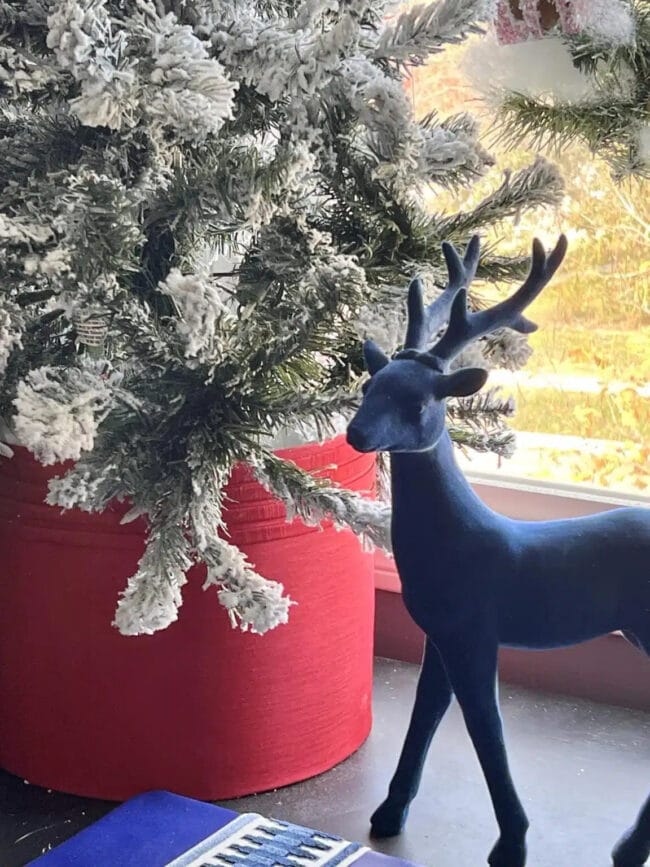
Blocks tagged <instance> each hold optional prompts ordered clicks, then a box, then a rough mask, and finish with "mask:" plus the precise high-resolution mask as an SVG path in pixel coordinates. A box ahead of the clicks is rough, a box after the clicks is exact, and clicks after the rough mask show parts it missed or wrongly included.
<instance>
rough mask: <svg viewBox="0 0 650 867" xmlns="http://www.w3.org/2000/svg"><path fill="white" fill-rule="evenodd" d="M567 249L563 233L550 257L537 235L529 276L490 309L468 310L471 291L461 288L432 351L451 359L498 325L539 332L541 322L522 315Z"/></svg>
mask: <svg viewBox="0 0 650 867" xmlns="http://www.w3.org/2000/svg"><path fill="white" fill-rule="evenodd" d="M566 250H567V239H566V237H565V235H560V238H559V240H558V242H557V244H556V245H555V247H554V249H553V250H552V251H551V253H550V255H549V256H547V255H546V252H545V250H544V247H543V246H542V243H541V241H539V240H538V239H537V238H535V240H534V241H533V253H532V259H531V266H530V271H529V273H528V277H526V280H525V281H524V282H523V283H522V285H521V286H520V287H519V289H517V291H516V292H515V293H514V295H511V296H510V298H507V299H506V300H505V301H502V302H501V303H500V304H495V305H494V307H490V308H489V309H488V310H481V311H480V312H478V313H470V312H469V311H468V309H467V290H466V289H465V288H463V289H461V290H459V292H458V293H457V294H456V295H455V297H454V298H453V301H452V305H451V311H450V313H449V325H448V327H447V330H446V331H445V333H444V334H443V335H442V337H441V338H440V340H439V341H438V342H437V343H436V345H435V346H433V347H432V348H431V349H430V350H429V353H430V354H431V355H432V356H435V357H436V358H438V359H440V360H441V361H443V362H450V361H451V360H452V359H453V358H455V357H456V356H457V355H459V354H460V352H462V350H463V349H464V348H465V347H466V346H467V345H468V344H469V343H471V342H472V341H474V340H478V338H479V337H483V336H484V335H486V334H490V332H492V331H496V329H497V328H505V327H507V328H513V329H514V330H515V331H520V332H521V333H522V334H530V333H531V332H532V331H536V330H537V325H535V323H534V322H531V321H530V319H526V317H525V316H522V310H524V309H525V308H526V307H528V305H529V304H530V303H531V302H532V301H534V300H535V298H537V296H538V295H539V293H540V292H541V291H542V289H543V288H544V287H545V286H546V284H547V283H548V282H549V281H550V279H551V278H552V277H553V275H554V274H555V272H556V271H557V269H558V268H559V267H560V265H561V264H562V260H563V259H564V255H565V253H566Z"/></svg>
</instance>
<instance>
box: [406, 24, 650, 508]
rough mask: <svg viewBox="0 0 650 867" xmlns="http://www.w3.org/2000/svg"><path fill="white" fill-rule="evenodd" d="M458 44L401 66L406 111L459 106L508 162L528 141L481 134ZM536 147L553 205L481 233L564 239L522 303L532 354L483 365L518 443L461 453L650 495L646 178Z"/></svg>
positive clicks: (494, 466) (524, 153)
mask: <svg viewBox="0 0 650 867" xmlns="http://www.w3.org/2000/svg"><path fill="white" fill-rule="evenodd" d="M480 38H481V37H480V36H478V37H473V39H480ZM468 46H469V47H471V40H470V41H469V42H468V43H464V44H463V45H459V46H455V47H451V48H449V49H448V50H447V51H445V52H444V54H439V55H434V56H433V58H432V59H431V60H430V61H429V62H428V63H427V64H426V65H425V66H421V67H416V68H414V69H412V70H411V77H410V79H409V81H408V82H407V84H406V86H407V88H408V89H409V91H410V93H411V95H412V99H413V102H414V108H415V111H416V114H417V115H418V116H423V115H426V114H428V113H429V112H431V111H436V112H438V113H440V114H441V115H442V116H446V115H448V114H452V113H455V112H458V111H470V112H471V113H472V114H474V115H475V116H477V117H479V118H480V119H481V122H482V124H483V129H484V136H485V139H486V145H487V146H488V148H489V150H490V152H491V153H492V154H493V155H494V157H495V159H496V165H495V167H494V169H493V172H499V171H503V167H506V166H507V167H508V169H512V170H516V169H517V168H519V167H520V166H523V165H524V164H526V163H528V162H530V159H531V152H530V149H527V148H523V147H522V148H520V149H518V150H508V151H506V150H505V149H503V148H499V146H498V145H497V146H496V147H495V146H494V143H493V142H492V141H490V135H489V132H490V122H491V119H492V118H491V116H490V111H489V108H488V107H487V106H486V105H485V104H484V103H483V102H482V100H481V99H480V97H479V95H478V94H477V93H476V92H475V90H474V89H473V87H472V85H471V84H470V82H469V79H468V77H467V76H465V75H464V73H463V65H462V61H463V52H465V51H467V50H468ZM546 156H548V157H550V158H551V159H553V160H554V161H555V162H556V163H557V164H558V166H559V167H560V170H561V172H562V174H563V176H564V179H565V182H566V196H565V198H564V201H563V203H562V205H561V207H560V208H559V209H558V210H557V211H555V212H552V211H547V212H546V213H545V214H542V215H541V216H540V215H539V214H536V215H535V216H534V217H527V216H525V215H522V218H521V219H520V220H519V221H515V222H514V223H513V221H509V222H507V223H504V224H502V225H501V226H499V227H498V228H496V229H493V230H491V231H490V233H489V235H488V236H487V237H486V238H485V239H484V245H492V244H494V245H497V246H498V250H499V252H502V253H508V254H510V253H515V254H525V253H527V251H528V250H529V248H530V243H531V239H532V237H533V236H534V235H537V236H538V237H540V238H541V240H542V241H543V242H544V243H545V244H547V245H548V244H550V243H553V242H554V241H555V239H556V238H557V235H558V234H559V233H560V232H564V233H565V234H567V236H568V238H569V254H568V257H567V260H566V261H565V263H564V265H563V266H562V269H561V272H560V273H559V275H558V276H557V277H556V278H555V280H554V281H553V283H552V284H551V285H550V286H549V287H548V288H547V289H546V290H545V291H544V292H543V293H542V295H541V297H540V298H539V299H538V300H537V301H536V302H535V304H534V305H533V307H532V308H531V310H530V315H531V318H533V319H534V321H536V322H537V323H538V324H539V326H540V328H539V331H538V332H536V333H535V334H533V335H532V337H531V341H530V342H531V345H532V347H533V349H534V353H533V355H532V357H531V358H530V360H529V361H528V363H527V365H526V366H525V368H524V369H523V370H521V371H518V372H512V373H509V372H508V371H500V372H499V375H498V376H497V377H495V376H494V375H492V376H491V384H493V385H494V384H498V385H501V386H502V387H503V388H504V390H506V391H507V392H510V393H512V394H513V395H514V396H515V398H516V402H517V411H516V414H515V416H514V419H513V420H512V426H513V428H514V429H515V431H516V432H517V451H516V453H515V456H514V457H513V458H512V459H510V460H509V461H505V462H501V461H498V460H497V459H496V458H494V457H493V456H488V455H486V456H477V457H472V459H471V461H470V460H469V458H468V459H466V460H465V461H464V463H465V466H466V468H467V469H469V470H472V469H474V470H479V471H488V472H490V471H496V470H498V471H499V472H501V473H503V474H507V475H511V476H523V477H527V478H534V479H544V480H550V481H555V482H560V483H581V484H588V485H591V486H596V487H604V488H608V489H611V490H614V491H626V492H633V493H635V494H637V495H640V496H642V497H645V496H650V201H649V200H648V196H647V193H648V183H647V182H643V181H639V180H628V181H625V182H624V183H617V182H615V181H613V180H612V178H611V176H610V171H609V167H608V166H607V165H606V164H605V163H603V162H600V161H599V160H598V159H597V158H594V157H593V156H592V155H591V154H590V153H589V152H588V151H587V150H586V149H584V148H582V147H580V146H577V145H571V146H569V147H567V148H566V149H565V150H563V151H562V152H561V153H556V152H553V153H547V154H546ZM493 182H494V174H493V173H492V177H491V178H490V176H488V177H487V178H486V179H484V180H482V181H480V182H479V183H477V184H476V185H474V186H473V187H472V188H471V190H470V191H469V192H464V193H463V194H462V195H461V196H451V195H449V196H448V201H442V202H441V198H440V195H439V194H438V195H437V196H436V199H435V208H436V209H439V208H441V207H445V208H446V207H447V206H450V207H454V208H460V209H465V208H466V209H469V208H471V207H472V206H473V205H474V204H475V203H476V202H477V201H478V200H479V198H480V197H481V196H482V195H484V194H485V192H486V190H487V189H488V188H489V186H490V184H491V183H492V184H493ZM432 207H434V205H433V199H432ZM494 291H495V290H494V289H492V288H491V287H490V288H489V289H486V292H490V293H491V292H494ZM504 291H505V290H504Z"/></svg>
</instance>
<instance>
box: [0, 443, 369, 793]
mask: <svg viewBox="0 0 650 867" xmlns="http://www.w3.org/2000/svg"><path fill="white" fill-rule="evenodd" d="M279 454H280V455H281V456H282V457H284V458H288V459H290V460H293V461H294V462H295V463H297V464H299V465H300V466H301V467H303V468H304V469H307V470H309V471H311V472H314V473H315V474H318V475H327V476H328V477H330V478H332V479H333V480H335V481H336V482H338V483H339V484H341V485H343V486H345V487H347V488H350V489H352V490H356V491H360V492H364V493H369V494H371V493H372V491H373V490H374V476H375V470H374V459H373V457H372V455H360V454H358V453H356V452H354V451H352V449H350V447H349V446H348V445H347V444H346V443H345V441H344V439H343V438H342V437H339V438H337V439H335V440H332V441H330V442H328V443H326V444H324V445H322V446H321V445H306V446H303V447H299V448H295V449H287V450H283V451H281V452H279ZM60 473H61V468H60V467H59V468H51V467H50V468H46V467H42V466H41V465H40V464H38V463H37V462H36V461H34V460H33V458H32V457H31V456H30V455H29V453H28V452H26V451H25V450H23V449H17V450H16V455H15V457H14V458H13V459H11V460H3V461H0V766H1V767H3V768H5V769H6V770H8V771H10V772H12V773H14V774H18V775H20V776H22V777H23V778H25V779H26V780H28V781H29V782H31V783H34V784H38V785H41V786H45V787H47V788H52V789H56V790H59V791H64V792H71V793H74V794H78V795H85V796H90V797H97V798H105V799H108V800H124V799H126V798H129V797H131V796H133V795H135V794H138V793H140V792H144V791H148V790H152V789H166V790H168V791H172V792H176V793H178V794H183V795H187V796H190V797H194V798H200V799H204V800H208V799H214V800H218V799H225V798H232V797H237V796H240V795H245V794H250V793H253V792H260V791H264V790H268V789H273V788H276V787H279V786H283V785H287V784H289V783H293V782H297V781H299V780H303V779H306V778H308V777H311V776H314V775H316V774H319V773H321V772H323V771H326V770H328V769H329V768H331V767H333V766H334V765H336V764H337V763H338V762H340V761H342V760H343V759H345V758H346V757H348V756H349V755H350V754H351V753H352V752H354V751H355V750H356V749H357V748H358V747H359V746H360V745H361V744H362V743H363V741H364V740H365V738H366V737H367V735H368V733H369V730H370V725H371V686H372V637H373V615H374V586H373V565H372V556H371V555H369V554H367V553H365V552H363V551H362V550H361V546H360V544H359V542H358V540H357V539H356V537H355V536H354V535H353V534H352V533H351V532H349V531H341V532H337V531H336V530H335V529H334V528H333V527H332V526H329V525H327V526H325V527H324V528H323V529H322V530H318V529H317V528H311V527H306V526H305V525H304V524H302V522H300V521H299V520H296V521H293V522H291V523H286V521H285V510H284V506H283V505H282V504H281V503H279V502H278V501H276V500H274V499H273V498H272V497H270V496H269V494H268V493H267V492H266V491H265V490H264V489H263V488H262V487H261V486H260V485H259V484H258V483H257V482H256V481H255V480H254V479H253V478H252V476H251V474H250V472H249V471H248V470H247V469H246V468H245V467H238V468H236V470H235V472H234V473H233V476H232V479H231V482H230V484H229V489H228V495H229V499H230V503H229V507H228V512H227V515H226V518H227V524H228V527H229V529H230V533H231V536H230V538H231V541H233V542H234V543H235V544H237V545H238V546H240V547H241V548H242V550H244V551H245V553H246V554H247V556H248V558H249V559H250V561H251V562H252V563H253V564H254V565H255V567H256V568H257V570H258V571H259V572H260V573H261V574H262V575H264V576H265V577H267V578H272V579H275V580H277V581H281V582H282V583H283V584H284V585H285V588H286V591H287V592H288V593H289V595H290V596H291V597H292V598H293V599H295V600H296V601H297V602H298V605H296V606H294V607H293V608H292V609H291V613H290V620H289V624H288V625H286V626H280V627H278V628H277V629H276V630H274V631H272V632H269V633H267V634H266V635H264V636H259V635H252V634H244V633H241V632H240V631H239V630H233V629H232V628H231V627H230V623H229V620H228V617H227V615H226V613H225V611H224V610H223V609H222V608H221V606H220V605H219V604H218V602H217V598H216V590H215V589H214V588H211V589H208V590H206V591H203V590H202V589H201V585H202V583H203V577H204V570H203V569H202V568H201V567H197V568H195V569H193V570H191V572H190V574H189V581H188V584H187V585H186V587H185V588H184V602H183V606H182V608H181V611H180V617H179V620H178V621H177V622H176V623H173V624H172V625H171V626H170V627H169V628H168V629H166V630H164V631H162V632H159V633H156V634H154V635H151V636H142V637H124V636H121V635H120V634H119V633H118V631H117V630H116V629H115V628H114V627H112V626H111V621H112V620H113V615H114V611H115V606H116V602H117V598H118V594H119V592H120V591H121V590H122V589H123V588H124V586H125V585H126V582H127V579H128V577H129V576H130V575H132V574H133V573H134V572H135V570H136V567H137V562H138V559H139V557H140V556H141V553H142V550H143V539H144V527H143V525H142V523H140V522H134V523H132V524H127V525H124V526H121V525H120V523H119V521H120V518H121V517H122V515H123V514H124V512H125V510H126V507H124V506H122V505H119V504H118V505H116V506H114V507H111V508H109V509H107V510H106V511H105V512H104V513H102V514H100V515H88V514H85V513H82V512H79V511H75V510H73V511H70V512H66V513H64V514H61V513H60V511H59V510H58V509H54V508H52V507H49V506H46V505H44V503H43V500H44V497H45V494H46V490H47V483H48V480H49V479H50V478H51V477H52V476H53V475H58V474H60Z"/></svg>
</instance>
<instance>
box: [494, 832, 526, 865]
mask: <svg viewBox="0 0 650 867" xmlns="http://www.w3.org/2000/svg"><path fill="white" fill-rule="evenodd" d="M488 864H489V865H490V867H525V864H526V841H525V840H506V839H504V838H501V837H500V838H499V839H498V840H497V842H496V845H495V847H494V849H493V850H492V851H491V852H490V857H489V858H488Z"/></svg>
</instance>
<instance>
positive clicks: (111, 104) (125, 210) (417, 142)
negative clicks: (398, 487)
mask: <svg viewBox="0 0 650 867" xmlns="http://www.w3.org/2000/svg"><path fill="white" fill-rule="evenodd" d="M387 5H388V4H387V3H385V2H383V3H382V2H379V0H339V2H337V0H304V2H295V0H257V2H254V0H220V2H217V0H155V2H154V0H2V2H0V29H1V31H2V40H1V41H0V95H1V98H2V101H1V104H0V136H1V138H2V141H1V146H0V238H1V240H2V250H1V252H0V271H1V277H2V279H1V281H0V373H1V375H2V376H3V383H2V392H1V396H0V397H1V402H0V414H1V415H2V417H3V418H4V423H5V429H6V432H7V433H6V436H5V442H10V443H11V442H14V443H16V442H17V443H19V444H21V445H24V446H26V447H27V448H28V449H30V450H31V452H32V453H33V454H34V455H35V456H36V457H37V459H38V460H39V461H41V462H42V463H44V464H54V463H57V462H60V461H65V460H72V461H74V462H75V465H74V467H73V469H72V470H71V471H70V472H68V473H66V474H65V475H63V476H61V477H60V478H57V479H55V480H54V481H53V482H52V483H51V487H50V493H49V498H48V502H50V503H51V504H52V505H54V506H58V507H63V508H73V507H74V508H80V509H85V510H88V511H96V510H102V509H104V508H105V507H106V505H107V504H108V503H109V501H111V500H112V499H114V498H118V499H121V500H126V501H128V502H129V503H130V504H132V509H131V511H130V512H129V514H128V515H127V519H128V518H135V517H138V516H146V518H147V521H148V528H149V529H148V536H147V546H146V550H145V553H144V556H143V558H142V560H141V562H140V565H139V569H138V571H137V573H136V574H135V575H134V576H133V577H132V578H131V579H130V581H129V584H128V586H127V588H126V590H125V591H124V594H123V596H122V598H121V599H120V601H119V605H118V609H117V614H116V620H115V623H116V626H117V627H118V628H119V629H120V631H121V632H123V633H125V634H141V633H151V632H154V631H156V630H159V629H164V628H165V627H166V626H167V625H169V623H171V622H172V621H173V620H175V619H176V617H177V612H178V608H179V606H180V604H181V601H182V598H181V589H182V586H183V584H184V582H185V580H186V579H185V573H186V571H187V569H188V568H189V566H190V565H191V564H192V563H194V562H196V561H202V562H204V563H205V564H206V566H207V578H206V586H215V587H216V588H217V590H218V596H219V599H220V601H221V602H222V603H223V604H224V605H225V607H226V608H227V609H228V611H229V613H230V616H231V619H232V620H233V623H234V624H236V625H239V626H240V627H241V628H244V629H247V628H250V629H252V630H253V631H255V632H259V633H262V632H264V631H266V630H267V629H269V628H272V627H274V626H276V625H277V624H278V623H282V622H285V621H286V619H287V615H288V610H289V606H290V600H288V599H287V597H286V596H284V595H283V588H282V586H281V585H279V584H277V583H275V582H269V581H266V580H265V579H264V578H263V577H262V576H259V575H257V574H256V573H255V572H254V570H253V568H252V566H251V565H250V564H249V563H248V562H247V561H246V558H245V557H244V556H243V555H242V553H241V552H240V551H239V550H238V549H237V548H235V547H234V546H233V545H231V544H229V543H228V542H227V541H226V540H225V539H224V538H222V536H223V535H224V534H223V533H222V534H221V535H218V532H217V531H218V530H223V529H224V528H223V515H222V507H223V489H224V486H225V484H226V482H227V480H228V478H229V474H230V472H231V469H232V467H233V465H234V464H236V463H237V462H241V461H244V462H247V463H248V464H249V465H251V466H252V468H253V469H254V472H255V474H256V476H257V478H258V479H259V480H260V481H261V482H262V483H263V484H264V485H265V486H267V488H269V489H270V490H271V491H273V492H274V493H275V494H277V495H278V496H280V497H281V498H282V499H283V500H284V502H285V503H286V504H287V508H288V511H289V513H290V514H293V513H295V514H298V515H299V516H300V517H302V518H303V519H305V520H307V521H310V522H312V523H318V522H319V521H320V520H322V519H323V517H326V516H328V517H330V518H333V519H334V521H335V522H336V523H337V524H338V525H340V526H349V527H351V528H352V529H353V530H354V531H355V532H357V533H359V534H361V535H362V536H365V537H366V538H368V540H369V541H371V542H373V543H382V542H384V543H386V541H385V540H386V537H387V523H388V522H387V513H388V509H387V507H386V506H384V505H373V504H371V503H369V502H368V501H365V500H362V499H361V498H360V497H358V496H356V495H352V494H350V493H348V492H345V491H341V490H339V489H337V488H334V487H332V486H328V485H327V484H325V483H322V482H315V481H314V480H313V479H312V478H311V477H309V476H307V475H306V474H304V473H302V472H301V471H300V470H298V469H297V468H296V467H295V466H293V465H292V464H289V463H286V462H284V461H282V460H280V459H279V458H277V457H276V456H275V455H274V453H273V448H274V445H277V443H278V442H279V441H280V440H279V438H280V437H281V435H282V431H285V430H287V429H292V430H301V431H302V432H303V434H304V435H305V436H307V437H309V436H311V437H312V438H314V437H317V436H319V435H321V434H323V435H324V434H326V433H328V432H329V431H331V429H332V426H333V425H335V423H336V420H337V419H339V418H345V417H346V414H349V411H350V410H351V409H352V407H353V406H354V404H355V401H356V399H357V398H356V395H357V392H358V384H359V381H360V378H361V376H362V367H361V359H360V356H359V345H360V339H361V338H362V337H364V336H375V337H380V338H382V339H383V335H384V334H385V332H387V331H388V332H390V334H392V335H397V334H401V332H402V310H403V306H404V297H405V286H406V283H407V281H408V279H409V278H410V277H412V276H413V275H414V274H416V273H419V274H423V275H424V277H425V278H426V280H427V283H428V286H427V288H428V291H429V293H430V294H431V295H432V296H434V295H435V293H436V287H437V286H440V285H442V281H444V268H443V261H442V256H441V251H440V243H441V241H442V240H445V239H446V240H449V241H452V242H455V243H459V244H463V243H465V242H466V241H467V239H468V237H469V235H470V234H471V233H473V232H475V231H480V230H481V229H482V228H483V227H485V226H488V225H490V224H492V223H494V221H495V220H499V219H503V218H505V217H508V216H511V215H512V214H516V213H518V212H520V211H521V210H522V209H525V208H529V207H535V206H538V205H544V204H552V203H553V202H555V201H556V200H557V198H558V196H559V194H560V188H561V184H560V181H559V178H558V176H557V174H556V173H555V171H554V170H553V169H552V168H551V167H550V166H549V165H548V164H546V163H544V162H537V163H535V164H534V165H532V166H531V167H530V168H528V169H525V170H524V171H522V172H520V173H519V174H516V175H513V176H510V177H508V178H507V179H506V181H505V182H504V183H503V184H502V185H501V186H498V187H497V188H496V189H495V191H494V193H493V194H492V195H491V196H489V197H488V199H486V200H485V201H484V202H483V203H482V204H481V205H479V207H478V208H476V209H475V210H474V211H471V212H468V213H461V214H455V215H446V214H431V213H428V212H427V211H426V210H425V209H424V207H423V205H422V203H421V200H420V193H421V191H422V190H423V188H424V187H425V186H426V185H435V184H438V185H441V186H445V187H446V186H453V185H459V184H466V183H468V182H471V181H472V180H473V179H475V178H477V177H479V176H480V175H482V174H483V173H484V171H485V170H486V169H487V168H488V167H489V165H490V164H491V159H490V157H489V156H488V154H487V153H486V152H485V151H484V150H483V148H482V147H481V145H480V144H479V142H478V138H477V134H478V131H477V128H476V125H475V123H474V122H473V121H472V119H471V118H470V117H468V116H466V115H461V116H456V117H453V118H445V119H439V118H437V117H433V116H430V117H428V118H426V119H424V120H423V121H422V122H419V123H418V122H416V121H415V120H414V118H413V116H412V112H411V106H410V103H409V99H408V96H407V94H406V91H405V89H404V87H403V81H402V79H403V76H404V74H405V68H406V67H408V64H412V63H420V62H423V61H424V59H425V58H426V57H427V55H428V54H430V53H432V52H434V51H439V50H441V49H442V48H443V47H444V45H445V44H446V43H451V42H456V41H458V40H459V39H461V38H462V37H463V36H464V34H466V33H469V32H472V31H475V30H476V29H477V26H478V24H479V23H480V22H481V21H482V20H486V19H487V18H488V17H489V16H490V15H491V14H492V10H491V8H490V5H491V4H489V3H486V2H484V0H438V2H436V3H434V4H429V5H427V6H425V7H419V8H417V9H413V10H411V11H407V12H405V13H404V14H402V15H398V16H397V17H393V18H392V19H391V18H390V17H389V18H386V17H385V13H386V7H387ZM524 267H525V260H517V261H509V260H506V259H503V258H501V257H499V256H497V255H492V256H491V255H489V254H488V255H487V256H486V257H485V259H484V264H483V272H482V274H483V276H484V277H489V278H493V279H502V278H507V277H510V278H514V277H519V276H520V275H521V273H522V269H523V268H524ZM474 303H480V299H477V298H474ZM396 339H397V338H395V339H394V340H393V347H394V348H396V345H397V343H396ZM522 340H523V338H521V337H520V336H519V335H514V334H513V333H511V332H504V333H503V334H502V335H501V336H500V337H499V336H497V339H496V340H493V341H492V342H491V343H486V344H485V346H484V350H485V353H484V354H485V355H486V358H487V361H488V362H489V360H490V358H492V359H496V360H498V361H500V362H501V361H504V360H505V361H509V362H510V363H516V362H517V361H518V360H519V361H521V360H523V359H525V357H526V347H525V345H524V344H523V343H522ZM383 342H384V345H385V344H386V341H385V340H384V341H383ZM389 343H390V341H389ZM451 412H452V413H453V414H454V419H453V421H454V425H455V436H456V438H457V440H458V441H459V442H462V443H466V444H469V445H471V446H474V447H477V448H483V449H485V448H492V449H497V450H500V451H504V450H506V449H507V448H509V447H510V437H509V435H508V434H505V433H504V432H503V425H502V417H503V416H504V415H507V414H508V413H509V412H510V405H509V404H508V403H507V402H503V401H500V400H498V399H496V398H494V397H492V396H488V397H484V398H481V399H480V400H479V399H473V400H472V402H471V403H466V404H464V405H463V406H456V407H454V408H452V409H451ZM3 450H4V452H5V453H6V452H7V446H6V445H5V446H3ZM386 544H387V543H386ZM298 601H299V600H298Z"/></svg>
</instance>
